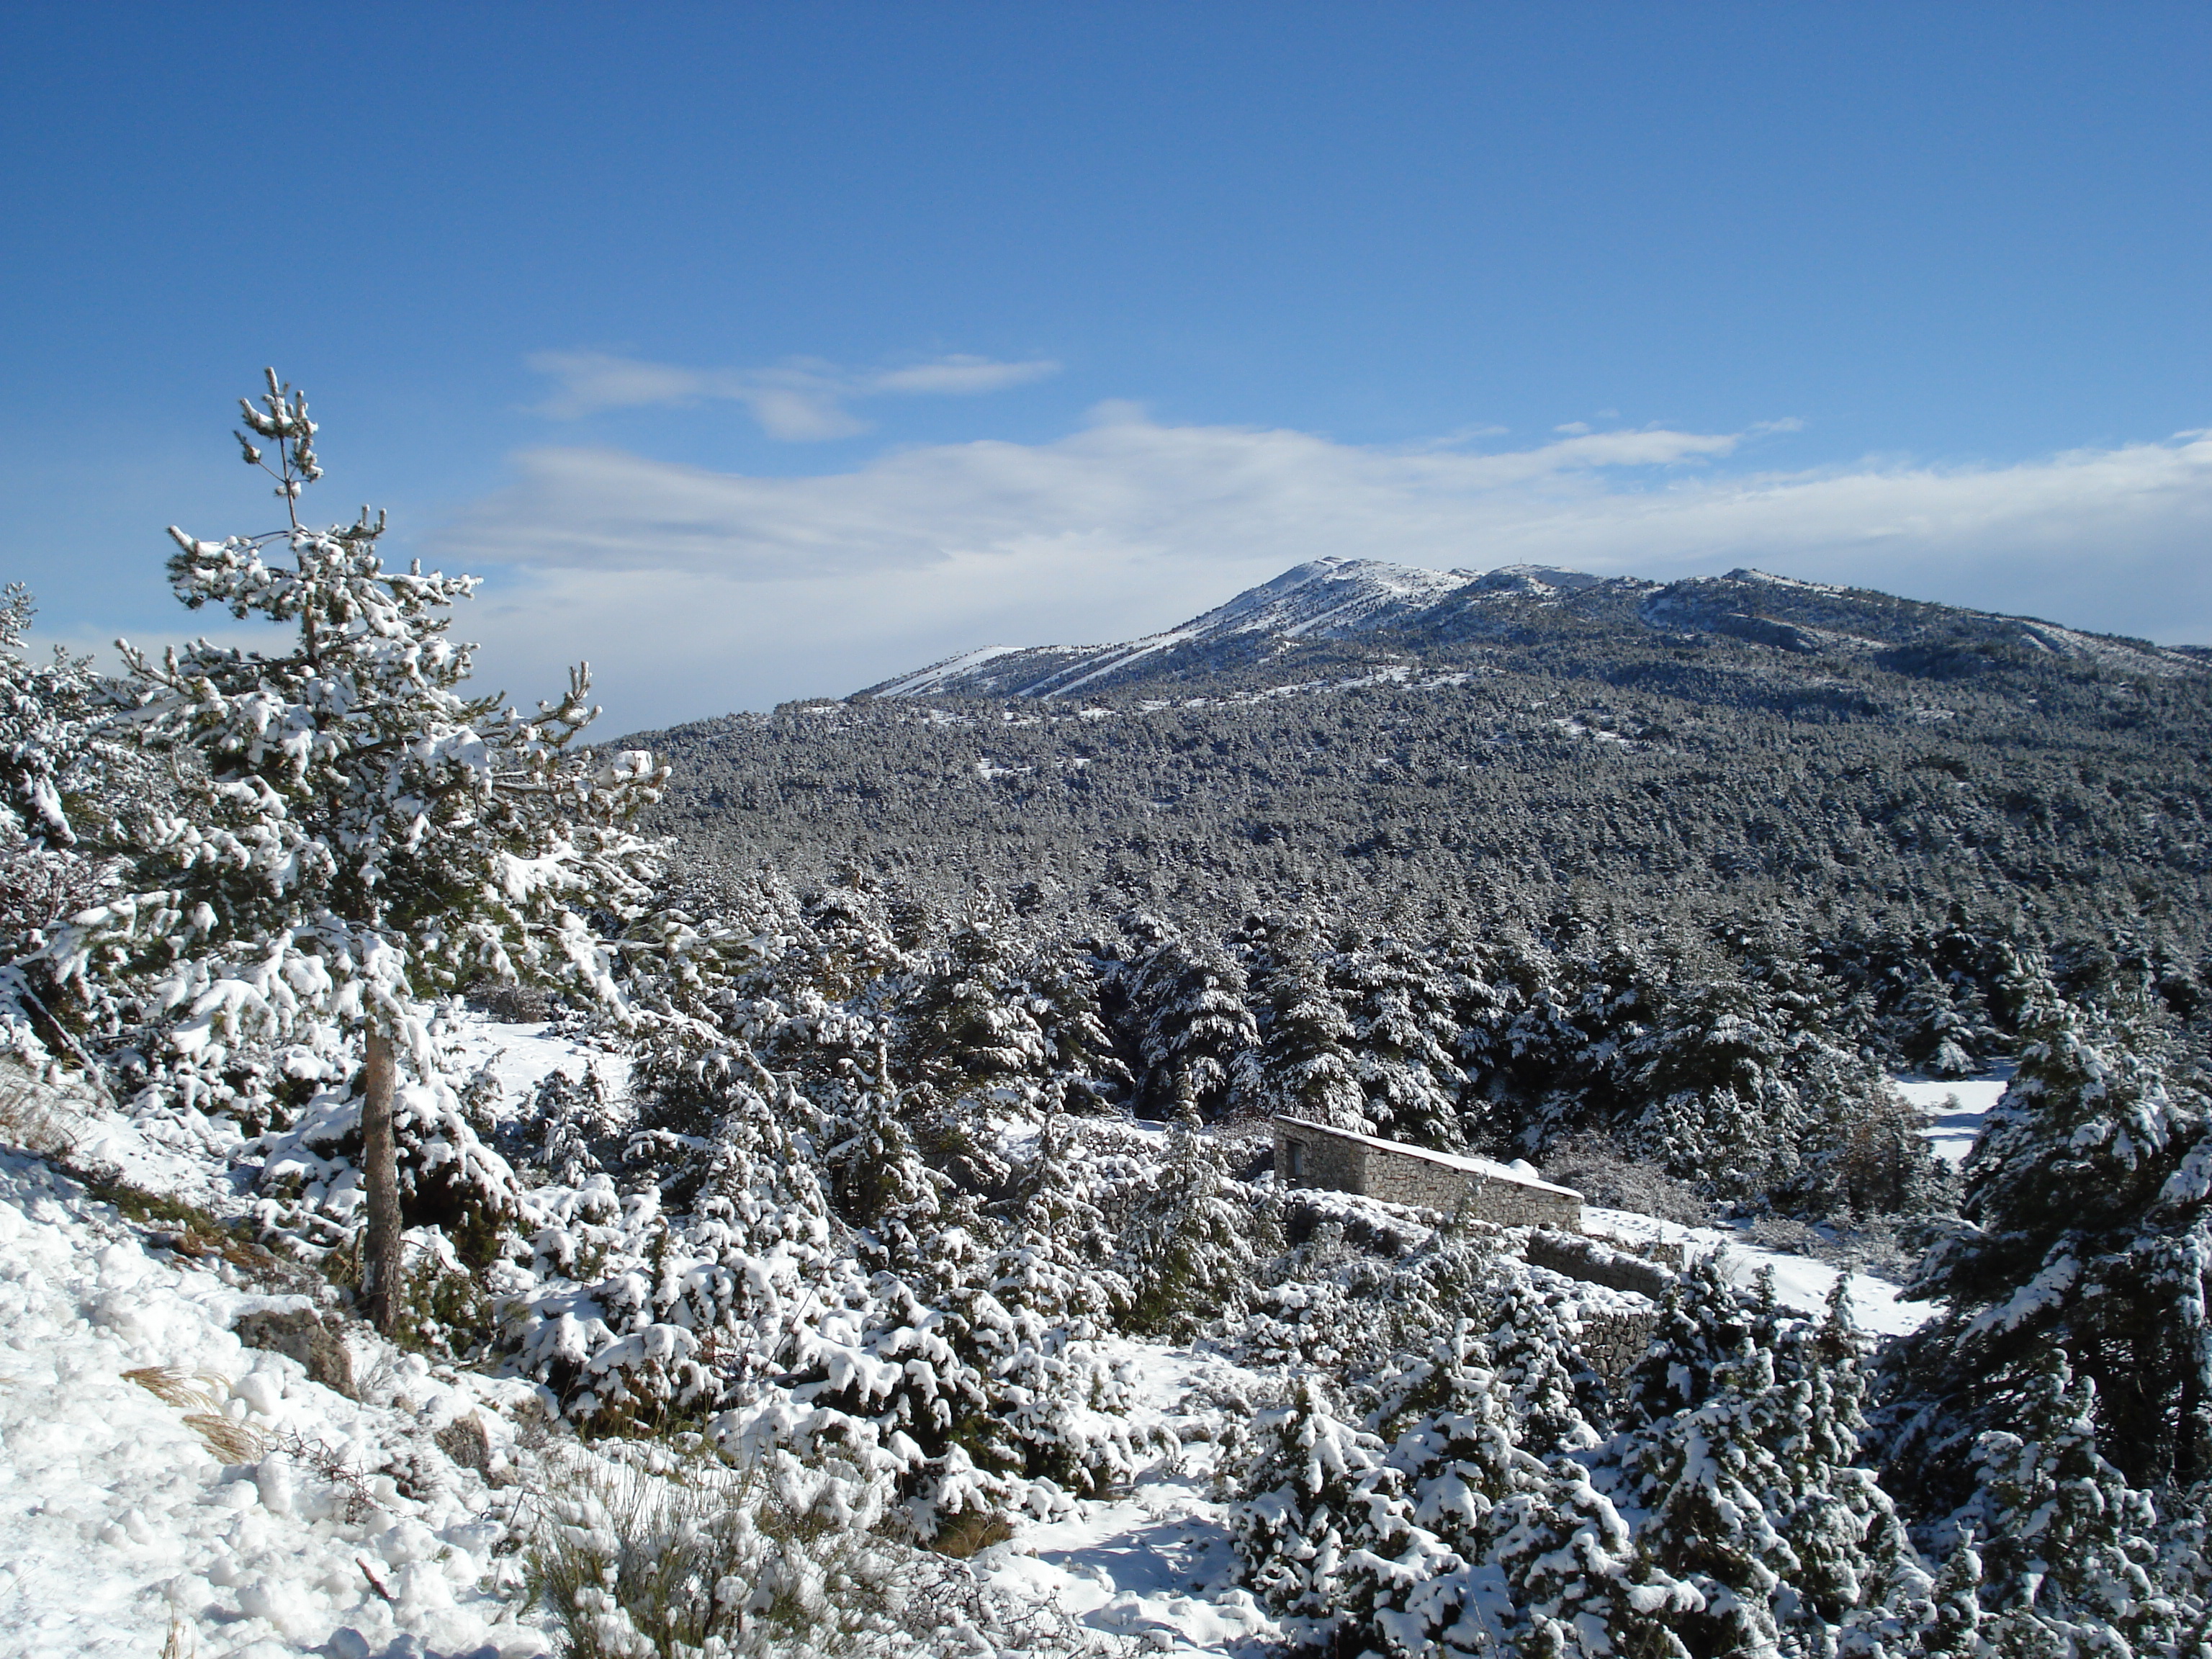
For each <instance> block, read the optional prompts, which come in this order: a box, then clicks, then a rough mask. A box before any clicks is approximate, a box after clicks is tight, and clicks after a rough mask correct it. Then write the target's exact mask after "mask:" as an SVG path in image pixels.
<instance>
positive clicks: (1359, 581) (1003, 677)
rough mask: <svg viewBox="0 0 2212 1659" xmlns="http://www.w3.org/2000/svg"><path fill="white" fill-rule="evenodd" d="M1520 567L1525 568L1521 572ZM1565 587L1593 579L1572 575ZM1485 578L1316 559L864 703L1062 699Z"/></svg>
mask: <svg viewBox="0 0 2212 1659" xmlns="http://www.w3.org/2000/svg"><path fill="white" fill-rule="evenodd" d="M1516 568H1517V567H1516ZM1535 574H1553V575H1556V576H1557V577H1559V579H1560V580H1562V581H1565V582H1573V581H1576V580H1590V579H1589V578H1577V577H1576V576H1574V575H1573V574H1571V573H1568V572H1556V573H1535ZM1475 580H1476V577H1475V574H1474V572H1472V571H1468V570H1452V571H1439V570H1425V569H1422V568H1419V567H1417V566H1413V565H1403V564H1390V563H1388V562H1384V561H1383V560H1380V559H1316V560H1314V561H1312V562H1310V563H1307V564H1302V565H1297V566H1295V567H1293V568H1291V569H1289V570H1286V571H1285V572H1284V573H1283V574H1281V575H1279V576H1277V577H1276V578H1274V580H1272V581H1267V582H1263V583H1261V585H1260V586H1257V587H1254V588H1249V589H1247V590H1246V591H1245V592H1242V593H1239V594H1238V595H1237V597H1236V598H1235V599H1231V600H1230V601H1229V602H1228V603H1227V604H1226V605H1218V606H1217V607H1215V608H1214V609H1213V610H1212V611H1207V612H1206V613H1205V614H1204V615H1203V616H1199V617H1192V618H1191V619H1190V620H1189V621H1188V622H1187V623H1182V625H1181V626H1180V627H1176V628H1171V629H1167V630H1165V631H1164V632H1162V633H1158V634H1148V635H1145V636H1144V637H1143V638H1142V639H1137V640H1131V641H1126V642H1124V643H1121V644H1117V645H1097V646H1036V647H1029V648H1027V649H1016V648H1014V647H1006V646H991V647H986V648H984V649H982V650H980V651H970V652H967V653H963V654H962V655H959V656H957V657H949V658H947V659H945V660H944V661H942V662H939V663H934V664H932V665H930V666H929V667H927V668H924V669H920V670H917V671H915V672H913V673H910V674H904V675H901V676H899V677H898V678H896V679H890V680H885V681H884V682H883V683H882V684H878V685H874V686H871V687H869V688H868V690H866V691H865V692H863V693H861V694H860V695H862V696H875V697H912V696H928V695H933V694H934V695H961V694H987V695H1004V696H1021V697H1060V696H1068V695H1070V694H1072V693H1073V692H1076V691H1078V690H1081V689H1083V688H1084V687H1085V686H1088V685H1091V684H1096V683H1097V681H1099V680H1101V679H1103V678H1106V677H1107V676H1108V675H1110V674H1117V673H1120V672H1121V671H1124V670H1126V669H1128V668H1131V667H1133V666H1134V665H1137V664H1138V663H1139V662H1141V661H1143V660H1144V659H1146V658H1149V657H1153V656H1156V655H1158V653H1162V652H1164V651H1168V650H1170V649H1171V648H1173V647H1196V648H1200V649H1202V648H1204V647H1208V646H1212V645H1218V644H1220V643H1222V642H1225V641H1232V640H1236V639H1237V638H1240V637H1243V636H1258V637H1263V638H1282V639H1301V638H1309V639H1341V638H1344V637H1346V636H1347V635H1354V634H1364V633H1367V632H1370V631H1371V630H1373V629H1378V628H1388V627H1390V626H1392V625H1394V624H1395V623H1401V622H1404V621H1406V620H1407V619H1408V618H1410V617H1414V616H1417V615H1419V613H1421V612H1422V611H1426V610H1428V609H1430V608H1431V606H1433V605H1436V604H1437V602H1438V601H1439V600H1441V599H1444V598H1445V597H1446V596H1447V595H1449V594H1452V593H1455V592H1459V591H1460V590H1461V589H1462V588H1465V587H1467V586H1468V585H1469V584H1470V583H1472V582H1474V581H1475Z"/></svg>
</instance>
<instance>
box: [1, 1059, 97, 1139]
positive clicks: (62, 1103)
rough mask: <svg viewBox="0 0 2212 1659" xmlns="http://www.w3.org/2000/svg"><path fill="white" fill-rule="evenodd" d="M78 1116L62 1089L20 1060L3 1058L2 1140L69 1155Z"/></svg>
mask: <svg viewBox="0 0 2212 1659" xmlns="http://www.w3.org/2000/svg"><path fill="white" fill-rule="evenodd" d="M78 1117H79V1113H78V1112H77V1111H76V1110H75V1109H72V1107H71V1104H70V1101H69V1099H68V1097H66V1096H65V1095H64V1093H63V1092H62V1091H61V1090H60V1089H58V1088H57V1087H56V1086H54V1085H52V1084H50V1083H48V1082H46V1079H43V1078H41V1077H40V1075H39V1074H38V1073H36V1072H33V1070H31V1069H30V1067H28V1066H25V1065H23V1064H22V1063H21V1061H20V1060H13V1059H9V1060H0V1141H4V1142H6V1143H7V1144H8V1145H9V1146H21V1148H22V1149H23V1150H24V1151H25V1152H36V1153H38V1154H39V1155H40V1157H42V1158H66V1157H67V1156H68V1155H69V1154H70V1152H74V1151H75V1150H76V1137H77V1129H78V1127H79V1125H78V1121H77V1120H78Z"/></svg>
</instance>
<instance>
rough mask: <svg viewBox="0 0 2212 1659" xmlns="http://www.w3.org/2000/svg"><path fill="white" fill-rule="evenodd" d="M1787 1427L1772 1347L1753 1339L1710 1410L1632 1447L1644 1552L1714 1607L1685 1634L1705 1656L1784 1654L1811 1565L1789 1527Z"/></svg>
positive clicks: (1685, 1627) (1721, 1369)
mask: <svg viewBox="0 0 2212 1659" xmlns="http://www.w3.org/2000/svg"><path fill="white" fill-rule="evenodd" d="M1786 1420H1787V1401H1786V1399H1785V1398H1784V1396H1783V1395H1782V1394H1781V1391H1779V1390H1778V1389H1777V1386H1776V1381H1775V1376H1774V1356H1773V1352H1772V1351H1771V1349H1768V1348H1765V1347H1763V1346H1758V1345H1755V1344H1754V1343H1753V1341H1752V1340H1751V1339H1750V1338H1749V1337H1748V1336H1747V1337H1745V1338H1744V1339H1743V1340H1742V1341H1741V1342H1740V1343H1739V1344H1738V1345H1737V1346H1736V1348H1735V1351H1734V1352H1732V1353H1730V1354H1729V1355H1728V1356H1727V1357H1726V1358H1724V1359H1723V1361H1722V1362H1721V1363H1720V1364H1717V1365H1716V1366H1715V1367H1714V1368H1713V1370H1712V1372H1711V1376H1710V1379H1709V1391H1708V1393H1707V1394H1706V1395H1705V1400H1704V1401H1703V1402H1702V1403H1700V1404H1699V1405H1698V1406H1697V1407H1694V1408H1692V1409H1691V1410H1688V1411H1683V1412H1677V1413H1673V1414H1671V1415H1669V1416H1668V1417H1664V1418H1662V1419H1658V1420H1657V1421H1656V1422H1653V1423H1651V1424H1649V1425H1646V1426H1645V1427H1644V1428H1643V1429H1642V1430H1640V1431H1638V1432H1637V1433H1636V1435H1634V1436H1633V1437H1632V1439H1631V1441H1630V1443H1629V1444H1628V1446H1627V1447H1626V1449H1625V1451H1624V1454H1623V1456H1622V1466H1623V1468H1624V1470H1625V1472H1626V1474H1627V1475H1628V1477H1629V1479H1630V1480H1632V1482H1633V1485H1634V1491H1635V1493H1636V1497H1637V1501H1638V1506H1639V1507H1640V1508H1642V1509H1643V1510H1645V1511H1646V1512H1647V1516H1648V1518H1647V1519H1646V1520H1645V1521H1644V1522H1643V1524H1642V1525H1640V1526H1639V1527H1638V1529H1637V1542H1638V1547H1639V1548H1641V1549H1642V1550H1644V1552H1646V1553H1648V1554H1649V1555H1650V1559H1651V1560H1652V1562H1653V1564H1654V1565H1656V1566H1657V1567H1659V1568H1660V1569H1661V1570H1662V1571H1665V1572H1667V1573H1668V1574H1669V1575H1670V1576H1672V1577H1674V1578H1676V1579H1678V1580H1680V1582H1681V1583H1684V1584H1686V1585H1687V1586H1689V1587H1690V1588H1692V1589H1695V1590H1696V1591H1697V1592H1698V1595H1699V1598H1700V1599H1701V1600H1702V1601H1703V1602H1704V1606H1703V1607H1701V1608H1700V1609H1699V1610H1698V1611H1697V1612H1695V1613H1684V1614H1683V1615H1682V1617H1681V1620H1680V1622H1679V1623H1678V1624H1677V1625H1676V1626H1675V1627H1674V1628H1675V1629H1676V1631H1677V1632H1679V1633H1680V1635H1681V1637H1682V1638H1683V1639H1684V1641H1685V1642H1686V1643H1687V1644H1688V1645H1689V1647H1690V1650H1692V1652H1694V1653H1710V1654H1772V1653H1774V1652H1775V1651H1776V1650H1777V1647H1778V1644H1779V1641H1780V1638H1781V1628H1780V1624H1779V1620H1778V1610H1777V1607H1776V1601H1777V1600H1778V1595H1777V1593H1778V1591H1780V1590H1782V1589H1783V1588H1784V1583H1785V1582H1786V1581H1788V1580H1789V1579H1790V1578H1791V1577H1793V1576H1794V1575H1795V1574H1796V1571H1798V1569H1799V1565H1800V1564H1799V1562H1798V1559H1797V1555H1796V1551H1795V1550H1793V1549H1792V1548H1791V1547H1790V1542H1789V1540H1788V1539H1787V1538H1785V1537H1784V1535H1783V1532H1782V1529H1781V1527H1780V1525H1779V1524H1778V1522H1780V1520H1781V1518H1782V1516H1781V1512H1780V1511H1781V1504H1780V1498H1781V1495H1782V1492H1783V1491H1784V1487H1785V1486H1786V1483H1787V1479H1788V1477H1787V1475H1786V1474H1785V1473H1784V1470H1783V1469H1782V1468H1781V1467H1780V1464H1779V1461H1778V1457H1777V1455H1776V1454H1775V1452H1774V1450H1773V1449H1772V1444H1771V1442H1772V1440H1773V1438H1774V1437H1775V1436H1776V1434H1777V1433H1778V1431H1780V1430H1781V1429H1782V1428H1783V1427H1784V1425H1785V1423H1786Z"/></svg>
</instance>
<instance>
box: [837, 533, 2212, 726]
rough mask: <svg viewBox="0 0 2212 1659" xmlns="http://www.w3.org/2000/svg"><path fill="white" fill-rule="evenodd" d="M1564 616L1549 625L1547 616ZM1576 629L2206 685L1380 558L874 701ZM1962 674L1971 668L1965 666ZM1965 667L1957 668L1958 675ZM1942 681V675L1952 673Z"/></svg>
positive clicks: (890, 688)
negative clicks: (1286, 653) (2008, 662)
mask: <svg viewBox="0 0 2212 1659" xmlns="http://www.w3.org/2000/svg"><path fill="white" fill-rule="evenodd" d="M1546 611H1559V612H1560V613H1561V614H1560V616H1559V617H1558V618H1556V619H1555V620H1552V621H1547V618H1546V617H1544V615H1543V613H1544V612H1546ZM1570 622H1571V623H1572V624H1573V625H1574V626H1576V627H1577V629H1587V628H1588V627H1589V626H1590V625H1591V624H1593V623H1595V624H1599V625H1609V626H1613V627H1616V628H1620V629H1627V630H1629V631H1630V632H1632V633H1636V634H1641V635H1649V634H1650V633H1653V632H1656V633H1661V634H1668V633H1673V634H1705V635H1712V634H1720V635H1729V636H1730V637H1731V638H1734V639H1736V640H1740V641H1744V642H1746V643H1748V644H1753V645H1760V646H1767V647H1773V648H1774V649H1776V650H1779V651H1783V652H1786V653H1793V654H1808V653H1814V654H1817V653H1837V654H1841V655H1846V656H1862V657H1865V656H1875V655H1880V656H1881V657H1883V658H1884V659H1886V661H1885V665H1887V666H1891V667H1899V668H1904V669H1905V671H1914V663H1915V661H1916V659H1928V660H1929V662H1930V663H1931V664H1935V663H1936V662H1937V661H1938V659H1957V658H1959V653H1967V654H1969V655H1972V654H1975V653H1979V654H1982V655H1984V656H1986V655H1988V654H1989V653H2028V654H2031V655H2045V656H2051V657H2057V658H2070V659H2087V660H2094V661H2096V662H2098V663H2100V664H2102V665H2105V666H2106V667H2110V668H2113V669H2117V670H2118V671H2122V672H2125V673H2135V674H2143V675H2148V676H2158V677H2165V676H2171V675H2174V674H2185V673H2193V672H2197V671H2202V670H2203V668H2204V667H2205V666H2206V665H2207V660H2208V659H2207V655H2206V653H2204V652H2203V650H2202V649H2201V648H2196V647H2187V648H2181V649H2173V648H2168V647H2161V646H2156V645H2152V644H2150V643H2148V641H2141V640H2127V639H2119V638H2115V637H2112V636H2111V635H2099V634H2089V633H2085V632H2082V631H2081V630H2079V629H2069V628H2062V627H2059V626H2057V624H2055V623H2046V622H2042V621H2039V620H2037V619H2035V618H2033V617H2008V616H2002V615H1999V614H1997V613H1995V612H1991V611H1972V610H1966V609H1963V608H1960V607H1958V606H1954V605H1936V604H1932V603H1929V602H1926V601H1922V600H1915V599H1898V598H1895V597H1893V596H1892V595H1889V594H1887V593H1878V592H1871V591H1869V590H1866V589H1861V588H1848V587H1838V586H1831V585H1828V584H1826V583H1820V582H1807V581H1799V580H1794V579H1792V578H1790V577H1784V576H1773V575H1769V574H1766V573H1765V572H1764V571H1759V570H1732V571H1730V572H1729V574H1727V575H1725V576H1705V577H1692V578H1690V579H1688V580H1682V581H1677V582H1673V583H1668V584H1663V585H1662V584H1661V583H1658V582H1651V581H1644V580H1638V579H1636V578H1634V577H1625V576H1615V577H1601V576H1593V575H1590V574H1586V573H1584V572H1581V571H1574V570H1559V569H1554V568H1549V567H1546V566H1541V565H1504V566H1501V567H1499V568H1496V569H1493V570H1489V571H1486V572H1475V571H1472V570H1427V569H1423V568H1419V567H1417V566H1413V565H1402V564H1391V563H1389V562H1385V561H1383V560H1380V559H1335V558H1328V559H1316V560H1314V561H1312V562H1310V563H1306V564H1301V565H1297V566H1294V567H1292V568H1291V569H1289V570H1286V571H1285V572H1284V573H1283V574H1281V575H1279V576H1277V577H1276V578H1274V579H1273V580H1272V581H1267V582H1263V583H1261V585H1260V586H1257V587H1253V588H1249V589H1247V590H1246V591H1245V592H1242V593H1239V594H1238V595H1237V597H1236V598H1234V599H1231V600H1230V601H1229V602H1228V603H1227V604H1225V605H1218V606H1216V607H1215V608H1214V609H1213V610H1212V611H1206V612H1205V613H1204V614H1203V615H1201V616H1197V617H1192V618H1191V619H1190V620H1189V621H1188V622H1186V623H1182V624H1180V625H1179V626H1176V627H1175V628H1170V629H1165V630H1164V631H1163V632H1161V633H1158V634H1148V635H1145V636H1144V637H1143V638H1141V639H1136V640H1129V641H1122V642H1121V643H1118V644H1109V645H1085V646H1059V645H1047V646H1006V645H994V646H985V647H981V648H980V649H978V650H974V651H967V652H963V653H960V654H958V655H957V656H952V657H947V658H945V659H943V660H942V661H939V662H935V663H932V664H931V665H928V666H927V667H926V668H921V669H917V670H915V671H912V672H910V673H906V674H902V675H898V676H896V677H895V678H891V679H888V680H884V681H883V682H882V683H880V684H876V685H872V686H870V687H868V688H867V689H866V690H865V691H863V692H861V693H860V694H859V695H860V696H872V697H915V696H1013V697H1064V696H1071V695H1073V694H1076V693H1091V692H1097V691H1100V690H1104V689H1106V688H1107V687H1108V686H1109V685H1115V686H1127V685H1129V684H1133V683H1134V682H1136V681H1139V680H1144V679H1149V678H1155V677H1170V676H1172V677H1174V678H1188V677H1190V676H1191V675H1193V674H1194V673H1195V674H1205V673H1208V672H1218V671H1225V670H1231V669H1236V668H1242V667H1245V666H1248V665H1250V664H1252V663H1254V662H1255V661H1258V660H1261V659H1264V658H1265V657H1267V655H1269V654H1270V653H1272V652H1273V651H1276V650H1279V649H1281V648H1283V647H1284V646H1285V644H1286V643H1287V642H1291V641H1322V640H1344V639H1349V638H1352V637H1353V636H1355V635H1377V634H1385V633H1387V634H1389V635H1392V636H1393V637H1394V638H1395V639H1398V640H1401V641H1403V642H1404V643H1405V644H1406V645H1407V647H1409V648H1410V649H1411V650H1412V651H1413V653H1416V654H1418V653H1419V652H1420V651H1421V650H1422V649H1423V648H1425V647H1433V646H1437V645H1444V644H1453V643H1459V642H1462V641H1469V640H1476V639H1481V638H1484V637H1486V636H1492V635H1498V634H1500V633H1502V632H1504V631H1508V630H1510V631H1512V632H1514V633H1516V635H1521V636H1522V637H1526V636H1527V635H1529V634H1530V632H1531V631H1532V630H1534V631H1543V630H1545V629H1547V627H1550V626H1558V625H1562V624H1566V623H1570ZM1960 661H1963V659H1960ZM1949 665H1950V666H1956V665H1957V663H1955V662H1954V663H1951V664H1949Z"/></svg>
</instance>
